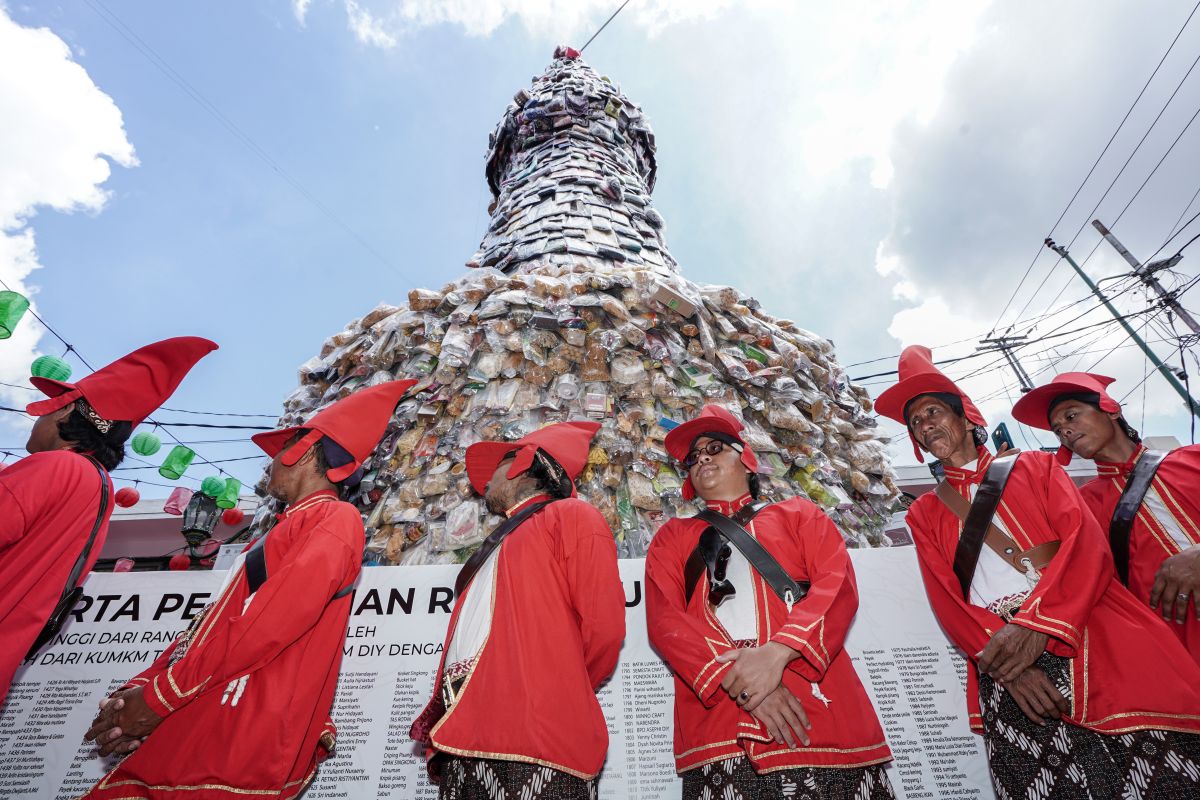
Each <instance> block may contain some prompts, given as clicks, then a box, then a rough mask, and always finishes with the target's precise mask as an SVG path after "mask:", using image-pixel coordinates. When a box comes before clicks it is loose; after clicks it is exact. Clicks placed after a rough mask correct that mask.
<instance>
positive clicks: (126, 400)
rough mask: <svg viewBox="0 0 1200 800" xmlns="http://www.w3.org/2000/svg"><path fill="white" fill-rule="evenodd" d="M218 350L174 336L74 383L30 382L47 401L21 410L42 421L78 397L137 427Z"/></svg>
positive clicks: (108, 416)
mask: <svg viewBox="0 0 1200 800" xmlns="http://www.w3.org/2000/svg"><path fill="white" fill-rule="evenodd" d="M216 349H217V345H216V343H214V342H210V341H209V340H208V339H202V338H200V337H199V336H177V337H175V338H173V339H164V340H163V341H161V342H155V343H154V344H148V345H146V346H145V347H140V348H138V349H137V350H134V351H133V352H132V353H130V354H129V355H127V356H124V357H122V358H118V359H117V360H116V361H114V362H112V363H111V364H109V365H108V366H106V367H101V368H100V369H98V370H96V371H95V372H93V373H92V374H91V375H87V376H85V377H83V378H80V379H79V380H78V381H76V382H75V383H64V382H62V381H55V380H51V379H49V378H36V377H35V378H30V379H29V382H30V383H32V384H33V385H34V386H36V387H37V388H38V389H40V390H41V391H42V393H43V394H45V395H46V396H47V397H48V398H49V399H48V400H38V401H37V402H34V403H30V404H29V405H27V406H26V407H25V410H26V412H28V413H29V414H31V415H33V416H35V417H40V416H43V415H45V414H49V413H50V412H52V411H57V410H58V409H60V408H63V407H64V406H66V405H67V404H68V403H72V402H74V401H75V400H77V399H79V398H80V397H82V398H83V399H85V400H87V402H88V405H90V406H91V407H92V408H93V409H95V410H96V413H97V414H99V415H100V416H101V417H103V418H104V419H108V420H119V421H125V422H131V423H133V426H134V427H135V428H136V427H137V426H138V425H140V424H141V422H142V420H144V419H145V418H146V417H148V416H150V415H151V414H153V413H154V411H155V409H157V408H158V407H159V406H160V405H162V404H163V403H165V402H166V401H167V398H168V397H170V396H171V395H172V394H173V393H174V392H175V389H176V388H178V387H179V384H180V382H182V381H183V378H184V376H185V375H187V374H188V370H190V369H191V368H192V367H194V366H195V365H196V362H197V361H199V360H200V359H202V358H204V356H206V355H208V354H209V353H211V352H212V351H213V350H216Z"/></svg>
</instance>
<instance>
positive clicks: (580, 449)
mask: <svg viewBox="0 0 1200 800" xmlns="http://www.w3.org/2000/svg"><path fill="white" fill-rule="evenodd" d="M598 430H600V423H599V422H560V423H558V424H556V425H547V426H546V427H544V428H542V429H540V430H536V431H534V432H533V433H531V434H529V435H528V436H523V437H521V438H520V439H518V440H517V441H515V442H476V443H475V444H473V445H471V446H470V447H468V448H467V477H469V478H470V479H471V486H473V487H475V491H476V492H478V493H479V494H480V495H483V494H485V493H486V492H487V485H488V481H490V480H491V479H492V476H493V475H495V474H496V468H497V467H498V466H500V462H501V461H503V460H504V458H505V456H507V455H508V454H509V453H512V452H516V454H517V457H516V458H515V459H514V460H513V464H512V466H511V467H509V468H508V473H507V474H506V475H505V476H504V477H506V478H508V479H509V480H512V479H513V478H515V477H517V476H518V475H521V474H523V473H524V472H525V471H526V470H528V469H529V467H530V466H532V464H533V457H534V455H535V454H536V453H537V451H538V450H545V451H546V452H547V453H549V454H550V457H551V458H553V459H554V460H555V461H557V462H558V463H559V466H561V467H562V468H563V470H564V471H566V473H567V477H568V478H570V480H571V482H572V483H574V482H575V479H576V478H578V477H579V473H581V472H583V468H584V467H585V466H586V465H587V455H588V449H589V448H590V447H591V442H592V437H593V436H595V435H596V431H598Z"/></svg>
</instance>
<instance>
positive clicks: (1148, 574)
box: [1079, 445, 1200, 662]
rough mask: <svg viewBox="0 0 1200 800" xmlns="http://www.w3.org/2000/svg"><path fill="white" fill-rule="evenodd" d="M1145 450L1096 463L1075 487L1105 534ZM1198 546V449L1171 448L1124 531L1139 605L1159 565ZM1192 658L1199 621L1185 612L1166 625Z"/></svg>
mask: <svg viewBox="0 0 1200 800" xmlns="http://www.w3.org/2000/svg"><path fill="white" fill-rule="evenodd" d="M1144 452H1146V448H1145V447H1143V446H1141V445H1138V448H1137V452H1135V453H1134V454H1133V458H1131V459H1130V460H1129V461H1127V462H1126V463H1124V464H1117V463H1113V462H1109V461H1097V462H1096V472H1097V473H1098V475H1097V477H1096V479H1095V480H1093V481H1090V482H1088V483H1087V484H1085V485H1084V486H1082V487H1080V489H1079V491H1080V493H1081V494H1082V495H1083V499H1084V502H1085V503H1086V504H1087V506H1088V508H1090V509H1091V510H1092V513H1093V514H1095V516H1096V521H1097V522H1099V523H1100V527H1101V529H1102V530H1103V531H1104V532H1105V534H1107V533H1108V526H1109V523H1110V522H1111V521H1112V515H1113V511H1115V510H1116V507H1117V501H1118V500H1119V499H1120V498H1121V492H1123V491H1125V483H1126V481H1127V480H1128V479H1129V473H1130V472H1131V471H1132V470H1133V465H1134V463H1136V462H1137V460H1138V458H1140V457H1141V455H1142V453H1144ZM1198 544H1200V445H1191V446H1189V447H1181V448H1179V449H1177V450H1172V451H1171V452H1170V453H1169V454H1168V455H1167V457H1166V458H1164V459H1163V461H1162V463H1161V464H1159V465H1158V470H1157V471H1155V473H1154V481H1153V482H1152V483H1151V485H1150V489H1149V490H1148V491H1147V492H1146V497H1145V499H1144V500H1143V501H1142V505H1141V507H1140V508H1139V509H1138V513H1137V516H1135V517H1134V518H1133V528H1132V529H1131V530H1130V532H1129V591H1131V592H1133V596H1134V597H1136V598H1137V599H1138V600H1141V601H1142V602H1143V603H1149V602H1150V589H1151V588H1152V587H1153V586H1154V576H1155V575H1157V574H1158V568H1159V567H1160V566H1161V565H1162V562H1163V561H1165V560H1166V559H1167V558H1170V557H1171V556H1173V555H1175V554H1177V553H1181V552H1183V551H1184V550H1186V549H1187V548H1189V547H1195V546H1196V545H1198ZM1167 627H1169V628H1170V629H1171V630H1172V631H1174V632H1175V635H1176V636H1178V637H1179V638H1180V639H1181V640H1182V641H1183V644H1184V646H1185V647H1187V648H1188V651H1189V652H1190V653H1191V654H1192V657H1193V658H1195V659H1196V661H1197V662H1200V620H1198V619H1197V618H1196V615H1195V614H1194V613H1192V609H1191V608H1190V604H1189V609H1188V613H1187V616H1186V618H1185V622H1184V623H1183V624H1182V625H1178V624H1176V623H1175V622H1171V623H1169V624H1168V626H1167Z"/></svg>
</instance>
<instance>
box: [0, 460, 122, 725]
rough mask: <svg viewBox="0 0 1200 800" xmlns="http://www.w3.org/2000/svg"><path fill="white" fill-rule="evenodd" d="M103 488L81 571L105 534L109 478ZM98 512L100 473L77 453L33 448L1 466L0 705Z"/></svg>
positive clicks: (88, 565) (97, 551)
mask: <svg viewBox="0 0 1200 800" xmlns="http://www.w3.org/2000/svg"><path fill="white" fill-rule="evenodd" d="M106 480H107V478H106ZM108 492H109V495H108V496H109V498H110V500H109V504H108V511H107V512H106V514H105V516H104V519H103V521H102V522H101V524H100V529H99V530H98V531H97V532H96V541H95V542H94V543H93V544H92V551H91V555H90V556H89V557H88V560H87V563H85V564H84V570H83V573H82V574H83V575H84V576H86V575H87V574H88V572H90V571H91V569H92V565H93V564H94V563H96V559H97V558H98V557H99V555H100V551H101V550H102V549H104V540H105V538H106V537H107V536H108V519H109V517H110V516H112V509H113V503H112V500H111V498H112V482H111V481H110V482H109V486H108ZM99 512H100V475H99V473H97V471H96V467H95V466H93V465H92V463H91V462H89V461H88V460H87V459H86V458H84V457H83V456H81V455H79V454H78V453H75V452H72V451H70V450H51V451H47V452H44V453H34V454H33V455H29V456H26V457H25V458H22V459H21V460H20V461H18V462H17V463H15V464H13V465H12V466H10V467H8V468H7V469H5V470H4V471H3V472H0V705H3V703H4V697H5V695H7V694H8V687H9V684H10V683H12V678H13V673H14V672H16V669H17V667H18V666H20V664H21V661H22V659H24V658H25V654H26V653H27V652H29V648H30V646H31V645H32V644H33V640H34V639H36V638H37V635H38V634H39V633H40V632H41V630H42V628H43V627H45V625H46V620H47V619H48V618H49V617H50V612H52V611H53V610H54V606H55V604H57V603H58V599H59V597H61V596H62V592H63V589H64V588H66V585H67V579H68V578H69V577H70V576H71V568H72V567H73V566H75V561H76V559H78V558H79V554H80V553H82V552H83V548H84V546H85V545H86V544H87V539H88V535H89V534H90V533H91V532H92V526H93V525H95V524H96V515H97V514H98V513H99Z"/></svg>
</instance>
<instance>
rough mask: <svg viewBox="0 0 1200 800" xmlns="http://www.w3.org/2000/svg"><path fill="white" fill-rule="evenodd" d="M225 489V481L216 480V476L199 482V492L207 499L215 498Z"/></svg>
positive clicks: (210, 476)
mask: <svg viewBox="0 0 1200 800" xmlns="http://www.w3.org/2000/svg"><path fill="white" fill-rule="evenodd" d="M224 489H225V481H223V480H221V479H220V478H218V477H217V476H216V475H209V476H208V477H207V478H205V479H204V480H203V481H201V482H200V491H202V492H204V493H205V494H206V495H208V496H209V497H216V496H217V495H219V494H220V493H221V492H222V491H224Z"/></svg>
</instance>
